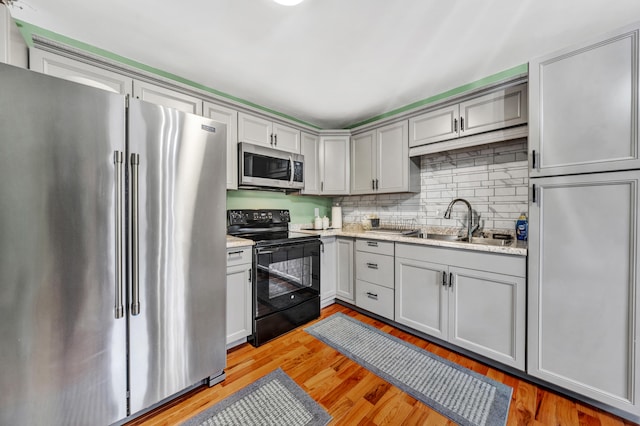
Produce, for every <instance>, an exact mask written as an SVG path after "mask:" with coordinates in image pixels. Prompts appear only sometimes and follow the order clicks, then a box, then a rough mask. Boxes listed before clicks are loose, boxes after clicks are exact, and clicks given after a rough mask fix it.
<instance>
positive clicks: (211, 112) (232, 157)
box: [204, 102, 238, 189]
mask: <svg viewBox="0 0 640 426" xmlns="http://www.w3.org/2000/svg"><path fill="white" fill-rule="evenodd" d="M204 116H205V117H209V118H211V119H213V120H216V121H219V122H220V123H224V124H226V125H227V189H238V111H236V110H233V109H231V108H227V107H223V106H220V105H216V104H213V103H211V102H205V103H204Z"/></svg>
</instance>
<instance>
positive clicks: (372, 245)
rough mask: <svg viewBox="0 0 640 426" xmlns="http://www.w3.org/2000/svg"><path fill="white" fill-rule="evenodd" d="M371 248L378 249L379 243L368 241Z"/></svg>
mask: <svg viewBox="0 0 640 426" xmlns="http://www.w3.org/2000/svg"><path fill="white" fill-rule="evenodd" d="M367 245H368V246H369V247H378V243H377V242H375V241H367Z"/></svg>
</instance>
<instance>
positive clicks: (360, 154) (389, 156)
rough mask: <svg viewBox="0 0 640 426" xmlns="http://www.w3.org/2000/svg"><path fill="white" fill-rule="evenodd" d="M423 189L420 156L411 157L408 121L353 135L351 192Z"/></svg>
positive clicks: (377, 192)
mask: <svg viewBox="0 0 640 426" xmlns="http://www.w3.org/2000/svg"><path fill="white" fill-rule="evenodd" d="M419 191H420V163H419V159H411V158H409V145H408V122H407V121H406V120H405V121H400V122H397V123H393V124H388V125H386V126H383V127H379V128H377V129H373V130H370V131H368V132H365V133H361V134H359V135H355V136H353V137H352V138H351V194H352V195H357V194H384V193H393V192H419Z"/></svg>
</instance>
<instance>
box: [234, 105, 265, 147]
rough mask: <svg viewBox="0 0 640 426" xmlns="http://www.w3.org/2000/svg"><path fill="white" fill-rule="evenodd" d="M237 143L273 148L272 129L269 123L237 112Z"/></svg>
mask: <svg viewBox="0 0 640 426" xmlns="http://www.w3.org/2000/svg"><path fill="white" fill-rule="evenodd" d="M238 141H239V142H250V143H254V144H257V145H263V146H269V147H273V127H272V123H271V121H270V120H265V119H264V118H259V117H254V116H253V115H248V114H244V113H242V112H239V113H238Z"/></svg>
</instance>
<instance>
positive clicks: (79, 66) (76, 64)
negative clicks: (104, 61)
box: [29, 49, 133, 95]
mask: <svg viewBox="0 0 640 426" xmlns="http://www.w3.org/2000/svg"><path fill="white" fill-rule="evenodd" d="M29 67H30V69H32V70H33V71H37V72H41V73H43V74H48V75H52V76H54V77H59V78H62V79H65V80H69V81H74V82H76V83H80V84H85V85H87V86H92V87H96V88H98V89H103V90H108V91H110V92H115V93H120V94H122V95H131V94H132V91H133V79H132V78H130V77H127V76H124V75H122V74H118V73H115V72H112V71H108V70H105V69H102V68H98V67H95V66H93V65H89V64H85V63H84V62H80V61H76V60H73V59H69V58H66V57H64V56H60V55H56V54H55V53H51V52H45V51H43V50H39V49H30V50H29Z"/></svg>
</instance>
